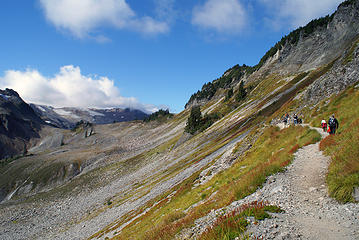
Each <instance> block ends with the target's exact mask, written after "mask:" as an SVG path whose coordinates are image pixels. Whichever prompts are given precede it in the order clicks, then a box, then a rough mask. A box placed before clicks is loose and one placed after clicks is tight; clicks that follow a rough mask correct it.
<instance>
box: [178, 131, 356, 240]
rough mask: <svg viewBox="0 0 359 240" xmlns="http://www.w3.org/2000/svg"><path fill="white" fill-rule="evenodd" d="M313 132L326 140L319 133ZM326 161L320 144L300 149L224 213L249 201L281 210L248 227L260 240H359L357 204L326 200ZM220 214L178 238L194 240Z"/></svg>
mask: <svg viewBox="0 0 359 240" xmlns="http://www.w3.org/2000/svg"><path fill="white" fill-rule="evenodd" d="M316 130H318V132H320V133H321V134H322V136H326V133H323V132H322V131H321V129H316ZM329 161H330V158H329V157H326V156H324V155H323V154H322V152H321V151H319V143H316V144H311V145H308V146H306V147H303V148H301V149H299V150H298V151H297V152H296V154H295V159H294V160H293V163H292V164H291V165H290V166H288V167H287V169H286V171H285V172H282V173H278V174H276V175H273V176H271V177H269V178H268V179H267V182H266V183H265V184H264V186H263V187H262V188H261V189H258V190H257V191H256V192H255V193H253V194H252V195H250V196H248V197H246V198H245V199H242V200H239V201H236V202H233V203H232V204H231V205H230V206H228V207H227V208H226V210H227V211H231V210H233V209H235V208H237V207H239V206H240V205H242V204H244V203H248V202H252V201H268V202H269V203H270V204H275V205H277V206H280V207H281V208H282V209H283V210H284V211H285V212H284V213H277V214H272V218H271V219H265V220H264V221H260V222H259V224H257V225H254V224H251V225H250V226H249V228H248V233H252V234H253V235H254V236H256V237H259V238H260V239H313V240H314V239H315V240H320V239H325V240H328V239H353V240H354V239H359V204H355V203H349V204H339V203H337V202H336V201H335V200H333V199H331V198H330V197H329V196H328V191H327V188H326V185H325V176H326V173H327V169H328V165H329ZM221 213H223V209H219V210H216V211H212V212H211V213H210V214H208V215H207V216H205V217H203V218H201V219H199V220H197V221H196V225H195V227H193V228H192V229H187V231H184V232H183V233H182V235H181V237H185V238H195V236H198V234H200V233H201V232H202V231H204V230H205V229H206V227H208V226H209V225H211V224H212V223H213V222H214V221H215V219H216V215H218V214H221ZM252 220H253V219H252Z"/></svg>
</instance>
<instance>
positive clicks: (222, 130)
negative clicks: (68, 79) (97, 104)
mask: <svg viewBox="0 0 359 240" xmlns="http://www.w3.org/2000/svg"><path fill="white" fill-rule="evenodd" d="M358 12H359V1H358V0H349V1H345V2H344V3H342V4H341V5H340V6H339V7H338V10H337V11H336V12H335V13H334V15H333V16H330V17H327V18H325V19H324V20H318V21H316V22H315V23H312V24H309V25H308V26H306V27H304V28H301V29H298V30H296V31H294V32H293V33H291V34H289V35H288V37H286V38H283V39H282V40H281V41H280V42H279V43H278V44H277V45H276V46H274V47H273V48H272V49H271V50H270V51H269V52H268V53H267V54H265V55H264V57H263V58H262V60H261V62H260V63H259V64H258V65H257V66H254V67H248V66H244V65H242V66H235V67H234V68H232V69H229V70H228V71H226V72H225V73H224V75H223V76H222V77H220V78H219V79H217V80H215V81H214V82H212V83H211V84H206V85H205V86H204V87H203V88H202V90H201V91H199V92H198V93H197V94H194V96H193V97H192V98H191V100H190V101H189V103H188V104H187V108H186V110H185V111H183V112H181V113H179V114H177V115H176V116H174V117H173V118H170V119H168V120H167V121H165V122H156V121H150V122H142V121H133V122H124V123H115V124H108V125H97V126H95V127H93V128H91V129H89V128H90V127H91V126H83V127H82V128H79V129H77V130H75V131H69V130H63V129H53V128H43V129H42V131H41V132H40V135H41V136H43V138H41V141H40V142H39V144H37V146H35V147H34V148H32V149H29V153H31V155H30V154H29V155H28V156H26V157H24V158H20V159H17V160H15V161H12V162H11V163H8V164H5V165H3V166H2V167H1V168H0V192H1V196H2V203H1V204H0V216H1V218H0V238H2V239H24V238H25V239H29V238H30V239H31V238H32V239H109V238H112V239H186V238H189V239H218V238H227V239H235V238H237V237H243V238H245V237H248V236H249V235H250V234H252V233H253V234H255V235H256V236H260V235H262V236H265V237H267V238H273V239H283V238H284V239H285V238H286V237H287V238H288V237H289V238H290V237H291V238H303V239H307V237H308V236H307V235H305V234H303V232H305V230H306V228H308V226H307V225H303V221H301V220H303V219H304V217H305V218H306V219H309V220H310V221H311V222H313V219H315V220H316V218H315V217H316V214H317V213H318V207H317V206H321V207H322V208H323V209H326V210H325V211H323V212H322V213H321V215H319V216H318V219H319V217H321V219H324V220H326V221H327V220H328V222H331V221H334V222H335V223H336V225H335V228H336V229H334V228H333V229H329V230H338V229H339V230H340V231H341V230H343V231H342V232H343V233H345V237H346V238H347V239H358V237H359V232H358V231H355V230H348V229H347V226H346V225H348V226H349V227H348V228H349V229H350V226H353V229H357V227H358V226H359V219H358V218H355V217H353V216H352V215H351V213H353V214H356V213H357V209H358V204H357V203H356V202H355V201H356V192H357V191H359V189H358V186H359V180H358V179H359V164H358V162H359V159H358V158H357V156H358V155H359V154H358V151H359V142H358V134H357V132H359V131H358V130H359V110H358V109H357V108H355V107H353V106H357V104H359V102H358V101H359V100H358V99H359V98H358V96H359V83H358V81H359V76H358V74H359V73H358V72H359V39H358V37H359V27H358V26H359V18H358V17H357V16H358ZM319 40H320V44H319V43H317V41H319ZM333 49H334V50H333ZM241 82H242V84H241ZM230 90H232V94H230ZM196 104H200V105H201V108H200V111H201V112H202V115H203V116H202V118H201V121H200V123H203V126H201V128H200V129H201V131H197V132H195V133H194V134H190V133H187V132H185V131H184V130H185V127H186V124H188V123H187V119H188V118H189V116H190V115H191V107H192V106H194V105H196ZM285 113H289V114H290V115H291V116H292V115H293V114H294V113H296V114H298V115H299V117H300V118H302V119H303V121H304V122H306V123H309V124H310V125H311V126H318V125H319V124H320V121H321V119H323V118H325V119H326V118H328V117H329V115H331V114H332V113H335V114H336V115H337V117H338V120H339V122H340V128H339V129H338V132H337V134H336V135H335V136H329V137H325V138H324V139H323V140H321V136H320V134H319V133H318V132H317V131H316V130H312V129H310V128H309V127H307V126H294V125H292V126H289V127H286V128H283V129H280V128H279V127H277V124H278V123H279V122H281V120H280V119H281V117H282V116H283V115H284V114H285ZM214 115H215V116H216V117H213V118H212V117H211V116H214ZM208 120H212V122H210V121H208ZM290 122H292V121H290ZM210 123H211V124H210ZM89 131H90V132H92V133H93V134H90V135H89V134H88V132H89ZM59 140H61V141H59ZM319 142H320V143H319ZM318 143H319V144H318ZM315 144H316V145H315ZM318 145H319V146H320V149H321V151H324V153H325V154H326V156H327V157H323V155H322V154H323V153H322V152H320V151H319V150H318ZM347 145H348V146H347ZM40 146H46V147H44V148H42V147H40ZM308 157H309V158H310V161H308V159H307V158H308ZM311 161H316V164H313V167H314V166H317V168H316V169H315V171H309V170H310V167H311V166H312V165H311V164H310V162H311ZM326 161H330V163H329V164H330V165H329V167H327V165H326V164H327V162H326ZM291 163H293V164H292V165H291ZM305 169H309V170H308V171H307V172H304V173H303V172H301V171H302V170H303V171H304V170H305ZM316 171H317V172H319V174H321V175H322V176H321V177H319V178H318V174H317V172H316ZM325 172H327V174H326V178H325V179H324V176H323V174H324V173H325ZM274 174H277V175H274ZM271 175H274V177H270V176H271ZM302 176H305V178H304V177H302ZM301 178H303V182H304V183H305V184H310V183H311V182H312V181H313V182H315V183H313V184H314V185H313V186H311V185H305V186H300V184H298V183H299V182H301ZM308 179H309V180H308ZM272 183H274V185H275V184H278V185H276V186H275V187H274V188H273V189H272V188H271V187H272V186H273V184H272ZM271 184H272V185H271ZM317 184H319V185H317ZM284 185H285V186H284ZM322 185H324V187H323V186H322ZM310 187H314V188H316V190H313V189H312V191H313V194H312V196H310V197H308V201H306V200H305V199H302V197H304V196H305V195H306V194H307V193H308V191H310V189H308V188H310ZM328 194H330V196H331V197H335V199H338V201H341V202H342V203H340V204H339V203H338V202H336V200H330V198H329V196H328ZM298 196H299V198H300V199H299V198H298V199H296V198H297V197H298ZM316 197H317V198H318V199H317V198H316ZM321 197H322V198H323V199H322V201H321V200H320V199H319V198H321ZM244 199H245V200H244ZM290 199H291V200H292V201H296V200H298V204H299V205H300V204H302V203H303V205H300V207H298V204H297V205H294V206H296V207H295V209H294V207H293V205H291V204H290ZM246 200H248V201H247V202H246ZM287 200H288V201H287ZM299 200H300V201H299ZM316 203H318V204H319V205H316ZM311 206H315V208H314V210H315V211H314V210H313V211H312V208H311ZM335 209H337V210H338V209H339V210H338V211H337V210H335ZM346 209H349V210H350V211H347V210H346ZM283 210H284V211H285V212H284V213H283V212H281V211H283ZM302 211H308V213H307V212H302ZM340 211H347V212H346V213H345V215H344V216H337V213H338V212H340ZM273 212H275V213H273ZM332 212H335V213H333V214H332ZM296 214H299V215H296ZM270 215H271V216H273V218H274V219H275V220H270V219H269V220H268V216H270ZM296 216H299V217H302V218H301V219H299V218H298V219H297V218H296ZM265 218H267V220H263V219H265ZM304 220H305V219H304ZM340 221H346V222H345V223H340ZM304 222H305V221H304ZM268 224H269V225H268ZM311 227H312V229H311V231H310V232H314V233H317V232H318V231H317V230H318V228H319V227H320V226H319V225H316V224H315V222H313V224H312V226H311ZM267 228H270V229H267ZM198 229H199V230H200V231H198ZM246 229H247V230H248V231H249V232H245V230H246ZM344 229H345V230H344ZM319 232H320V231H319ZM338 234H339V233H338ZM299 235H300V236H299ZM315 236H317V235H315ZM335 236H337V235H335ZM338 236H339V237H342V236H344V235H338ZM309 237H310V236H309Z"/></svg>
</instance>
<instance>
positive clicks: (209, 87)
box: [186, 64, 253, 107]
mask: <svg viewBox="0 0 359 240" xmlns="http://www.w3.org/2000/svg"><path fill="white" fill-rule="evenodd" d="M252 72H253V68H252V67H250V66H247V65H245V64H243V65H242V66H239V65H238V64H237V65H235V66H233V67H232V68H230V69H228V70H227V71H226V72H225V73H224V74H223V75H222V77H220V78H218V79H216V80H214V81H213V82H208V83H206V84H204V85H203V86H202V89H201V90H199V91H197V92H196V93H194V94H192V96H191V97H190V99H189V101H188V103H187V104H186V107H187V105H188V104H189V103H191V102H193V101H194V100H195V99H197V100H201V99H207V100H210V99H211V98H212V97H213V96H214V95H215V93H216V92H217V90H218V89H219V88H224V89H228V88H230V87H231V84H232V82H235V81H239V80H240V79H241V78H242V77H243V76H244V75H245V74H246V73H247V74H248V73H249V74H250V73H252ZM232 91H233V90H232Z"/></svg>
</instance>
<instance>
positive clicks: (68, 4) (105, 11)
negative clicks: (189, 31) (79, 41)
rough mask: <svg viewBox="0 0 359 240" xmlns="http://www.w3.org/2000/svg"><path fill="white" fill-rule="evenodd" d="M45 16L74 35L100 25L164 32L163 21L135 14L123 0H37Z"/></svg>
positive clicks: (88, 32) (86, 33)
mask: <svg viewBox="0 0 359 240" xmlns="http://www.w3.org/2000/svg"><path fill="white" fill-rule="evenodd" d="M39 1H40V5H41V6H42V8H43V10H44V13H45V16H46V18H47V20H48V21H49V22H51V23H52V24H54V25H55V26H56V27H57V28H58V29H60V30H65V31H69V32H70V33H71V34H73V35H74V36H76V37H78V38H85V37H89V36H91V35H93V34H94V32H96V31H97V30H98V29H99V28H100V27H103V26H104V27H107V26H110V27H114V28H117V29H128V30H132V31H137V32H141V33H146V34H156V33H165V32H167V31H168V30H169V26H168V24H167V23H166V22H160V21H156V20H155V19H153V18H151V17H148V16H145V17H138V16H136V13H135V12H134V11H133V10H132V9H131V7H130V6H129V5H128V4H127V3H126V0H101V1H99V0H39Z"/></svg>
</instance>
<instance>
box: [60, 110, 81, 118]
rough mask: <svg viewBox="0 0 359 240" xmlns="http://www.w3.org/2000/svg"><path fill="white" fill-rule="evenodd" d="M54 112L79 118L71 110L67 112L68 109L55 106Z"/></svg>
mask: <svg viewBox="0 0 359 240" xmlns="http://www.w3.org/2000/svg"><path fill="white" fill-rule="evenodd" d="M54 112H55V113H57V114H59V115H60V116H69V117H72V118H80V117H79V116H77V115H76V114H73V113H72V112H69V111H65V110H64V109H59V108H55V109H54Z"/></svg>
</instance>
